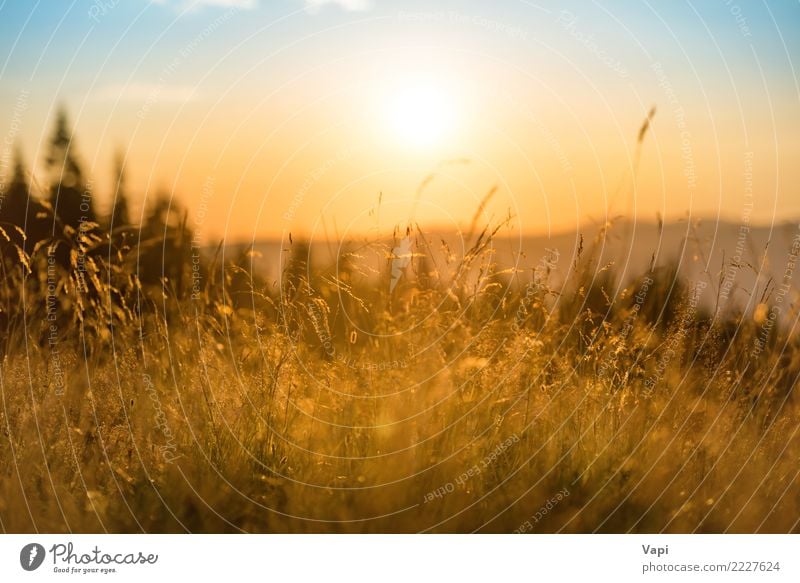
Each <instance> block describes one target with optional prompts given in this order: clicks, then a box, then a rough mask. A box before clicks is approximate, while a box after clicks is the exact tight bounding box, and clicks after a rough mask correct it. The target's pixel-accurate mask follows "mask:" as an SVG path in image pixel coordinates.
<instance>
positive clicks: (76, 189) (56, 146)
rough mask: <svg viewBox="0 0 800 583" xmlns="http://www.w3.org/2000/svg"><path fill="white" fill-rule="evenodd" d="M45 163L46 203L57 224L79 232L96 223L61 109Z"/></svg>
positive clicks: (66, 122) (81, 171)
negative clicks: (48, 191)
mask: <svg viewBox="0 0 800 583" xmlns="http://www.w3.org/2000/svg"><path fill="white" fill-rule="evenodd" d="M45 162H46V168H47V171H48V174H49V178H50V201H49V202H50V204H51V206H52V207H53V210H54V212H55V213H56V216H58V218H59V219H60V220H61V222H62V223H63V224H64V225H69V226H70V227H73V228H74V229H80V228H81V224H84V225H86V224H88V223H92V222H96V220H97V215H96V214H95V211H94V204H93V201H92V197H91V194H90V192H89V190H88V189H87V186H86V183H85V181H84V176H83V170H82V169H81V167H80V164H79V163H78V161H77V157H76V156H75V148H74V144H73V137H72V132H71V130H70V129H69V123H68V120H67V113H66V111H65V110H64V109H63V108H61V109H59V111H58V113H57V114H56V122H55V128H54V130H53V137H52V138H51V139H50V150H49V152H48V155H47V159H46V160H45ZM56 229H57V227H56Z"/></svg>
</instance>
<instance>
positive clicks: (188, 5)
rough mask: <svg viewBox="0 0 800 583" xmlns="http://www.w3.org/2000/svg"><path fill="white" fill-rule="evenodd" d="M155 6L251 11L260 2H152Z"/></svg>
mask: <svg viewBox="0 0 800 583" xmlns="http://www.w3.org/2000/svg"><path fill="white" fill-rule="evenodd" d="M152 2H153V3H155V4H162V5H165V6H166V5H169V6H172V7H173V8H175V9H176V10H181V11H183V10H195V9H198V8H203V7H205V6H211V7H218V8H238V9H242V10H250V9H252V8H255V7H256V6H258V0H152Z"/></svg>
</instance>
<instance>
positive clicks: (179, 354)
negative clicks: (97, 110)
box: [0, 229, 800, 532]
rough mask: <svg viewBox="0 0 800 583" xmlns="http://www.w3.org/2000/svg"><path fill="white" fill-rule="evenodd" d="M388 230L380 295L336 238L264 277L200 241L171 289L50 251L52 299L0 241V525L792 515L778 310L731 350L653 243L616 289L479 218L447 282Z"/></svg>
mask: <svg viewBox="0 0 800 583" xmlns="http://www.w3.org/2000/svg"><path fill="white" fill-rule="evenodd" d="M414 237H415V241H416V245H415V250H416V252H417V256H416V257H415V259H414V261H413V269H412V271H411V272H409V273H408V274H407V277H406V278H405V280H404V281H403V282H402V283H401V285H400V286H398V289H397V290H396V294H393V295H391V296H390V295H389V293H388V267H387V269H386V270H384V271H383V272H382V273H381V274H379V277H380V278H382V279H380V280H379V281H378V282H377V283H376V282H375V281H374V280H373V281H372V283H369V280H367V279H365V278H364V277H361V275H362V274H359V273H358V271H359V270H358V267H357V266H358V257H360V256H363V254H364V253H365V251H364V250H358V249H356V250H353V251H351V252H350V253H349V254H345V255H347V256H346V257H343V263H342V265H344V266H345V267H344V268H342V269H340V270H338V271H336V270H334V272H333V273H330V272H327V273H323V272H321V271H320V272H311V273H309V272H310V271H313V270H309V269H307V263H305V262H304V251H303V247H302V245H301V244H299V243H297V242H295V243H294V253H293V259H292V261H291V262H290V263H289V265H288V266H287V269H286V271H285V272H284V277H283V279H282V282H281V283H280V284H278V285H274V284H270V283H269V282H262V281H259V280H258V279H257V278H253V277H251V276H250V274H249V273H248V272H247V269H246V266H247V262H246V260H245V261H243V262H240V264H239V267H236V266H234V265H227V266H225V267H224V268H223V267H221V266H220V265H219V263H212V262H209V264H208V266H207V267H206V268H204V269H207V271H205V272H204V275H203V290H202V294H201V297H199V298H195V299H194V300H192V299H191V298H190V295H189V292H188V291H185V289H184V290H177V291H176V288H175V283H174V280H173V281H165V282H162V283H163V286H146V285H141V284H140V282H139V281H138V280H137V278H136V277H135V275H134V273H135V272H134V271H133V270H132V268H131V267H130V266H132V265H134V264H135V262H134V260H133V258H135V257H136V255H137V247H136V246H133V247H132V248H131V249H125V251H124V253H122V252H120V254H119V255H118V256H115V255H114V254H112V255H111V257H112V259H111V260H110V261H109V260H108V257H106V258H103V256H102V254H100V255H97V254H95V255H93V256H92V257H93V259H92V262H91V264H90V265H89V266H88V267H85V266H84V269H87V270H88V272H87V274H86V276H87V281H89V284H88V285H87V287H86V288H85V289H81V288H80V286H78V285H77V284H76V281H77V276H76V273H77V271H76V269H77V267H76V264H75V263H74V261H73V264H72V265H70V266H69V267H67V268H63V267H61V268H59V269H58V273H57V275H55V274H54V272H52V271H51V274H50V277H51V280H53V281H55V285H56V286H57V291H56V295H57V298H58V306H57V312H56V313H57V316H54V318H55V320H48V315H49V314H50V312H48V311H47V284H48V280H47V277H48V276H47V248H46V247H40V248H39V249H37V250H36V251H35V252H34V253H33V254H32V256H31V257H30V258H27V259H26V261H27V262H28V263H29V264H30V269H28V268H27V267H23V266H22V265H20V264H19V263H18V262H13V261H10V260H9V261H7V262H6V272H5V273H6V275H5V278H4V286H3V288H2V299H3V306H4V308H3V310H4V311H3V315H4V322H5V326H6V328H7V330H8V334H7V336H6V340H5V345H4V351H5V352H4V358H3V361H2V368H0V383H1V384H0V389H1V390H0V396H1V397H2V406H0V427H2V432H3V439H2V440H0V460H2V464H0V468H2V473H0V527H1V528H2V530H3V531H6V532H31V531H39V532H64V531H71V532H97V531H109V532H139V531H146V532H182V531H193V532H220V531H222V532H229V531H230V532H236V531H248V532H287V531H288V532H387V531H390V532H396V531H401V532H415V531H433V532H465V531H487V532H510V531H514V530H517V529H520V528H522V530H525V531H532V532H593V531H600V532H628V531H633V532H657V531H668V532H691V531H699V532H723V531H724V532H789V531H794V532H797V531H798V518H800V479H799V478H798V457H797V452H798V451H799V450H798V445H800V443H799V441H800V437H799V436H798V427H799V426H800V425H799V423H798V422H799V421H800V417H799V416H798V409H797V405H796V403H795V400H794V399H793V394H792V391H793V389H794V388H795V387H796V381H797V378H798V373H799V372H800V349H799V346H798V337H797V335H796V334H793V333H792V330H791V327H790V325H791V324H792V323H793V321H794V320H789V321H786V319H784V320H782V321H781V322H779V323H778V324H776V325H775V326H774V327H773V328H772V329H771V330H770V331H769V334H768V339H767V342H768V346H767V347H766V349H764V350H763V351H761V352H760V353H754V352H753V348H754V346H755V343H756V341H757V339H758V338H759V337H760V336H759V335H761V334H762V333H763V324H759V323H758V322H754V321H753V320H752V318H750V317H749V316H748V317H746V318H743V319H741V320H739V319H735V318H734V317H733V316H732V315H726V314H717V315H716V317H712V315H710V314H707V313H705V312H704V309H703V308H702V307H693V305H692V297H693V296H692V294H694V293H695V292H696V289H695V287H693V286H692V285H691V284H689V283H684V284H682V285H678V284H676V282H675V279H674V271H673V270H670V269H669V268H668V267H658V266H656V267H655V269H654V270H653V271H652V272H651V273H649V274H646V275H647V277H648V278H649V280H651V281H652V283H650V284H649V285H648V290H647V293H646V294H645V295H646V297H645V299H644V300H643V301H642V302H641V305H640V308H636V307H635V306H636V299H635V297H636V294H637V293H640V292H641V290H642V279H639V280H636V281H633V282H630V283H629V284H628V285H627V286H617V285H616V280H617V278H616V276H615V274H614V272H613V268H606V269H603V268H602V266H598V265H596V264H595V263H594V262H593V261H592V257H591V253H589V252H587V253H585V254H584V255H583V257H581V258H579V259H578V260H577V261H576V262H575V264H574V265H567V264H566V263H567V261H568V260H567V259H565V258H564V259H562V260H561V265H560V266H559V269H560V270H561V272H562V275H563V276H564V277H565V278H566V284H565V285H564V286H563V288H562V286H559V289H558V290H551V289H549V282H550V281H551V280H550V275H549V272H548V270H545V272H542V271H537V272H535V273H536V275H535V283H532V282H534V271H533V269H532V268H533V267H535V266H536V264H537V263H536V261H537V260H538V258H537V259H536V260H531V265H529V266H527V267H528V269H527V270H526V271H523V272H505V273H504V272H502V271H501V270H500V268H499V267H498V266H494V265H493V264H492V256H491V250H490V245H488V243H489V242H490V241H491V237H492V232H491V230H485V231H484V232H483V233H482V234H481V235H480V236H479V237H477V239H476V241H470V243H471V244H472V245H473V246H472V248H471V251H469V252H468V253H466V254H465V255H464V256H463V257H454V256H451V259H452V261H453V266H452V267H453V268H452V269H451V273H454V274H455V275H454V277H453V278H451V279H448V280H445V279H444V278H443V277H441V269H438V268H437V267H436V266H434V265H432V264H431V262H430V255H429V254H428V253H426V251H425V250H426V248H427V247H428V246H430V245H433V244H434V243H433V242H431V241H428V240H426V238H425V237H424V236H423V235H422V233H421V232H420V231H419V230H418V229H416V230H415V231H414ZM473 239H475V237H473ZM71 244H72V245H73V247H72V248H73V249H77V250H79V251H80V252H81V253H83V252H87V253H88V250H89V249H90V248H91V247H92V245H97V244H98V242H97V241H93V242H92V241H88V240H87V241H81V240H79V239H78V238H76V239H74V240H72V243H71ZM587 247H588V245H587ZM372 249H373V250H374V249H379V250H380V251H381V252H384V251H385V250H386V249H391V245H388V246H386V247H384V246H381V245H380V244H379V243H377V242H375V243H374V244H373V247H372ZM81 250H82V251H81ZM242 266H245V269H244V270H243V269H242ZM183 270H184V277H185V278H186V279H185V280H184V282H183V283H182V284H181V286H182V287H183V288H186V287H187V285H186V283H185V282H186V281H188V279H189V278H190V277H191V272H190V270H191V264H190V262H189V261H184V263H183ZM476 274H477V275H476ZM51 283H52V282H51ZM384 284H386V285H384ZM23 292H24V293H23ZM706 293H709V294H711V293H713V290H712V289H711V286H710V287H709V289H708V290H707V291H706ZM767 303H768V300H767ZM792 317H793V318H794V316H792ZM53 322H55V325H56V329H57V342H56V343H55V344H53V345H51V344H50V343H49V341H48V338H49V336H48V334H49V330H50V328H49V326H50V324H51V323H53ZM59 371H60V372H61V373H63V379H64V382H63V385H62V383H61V382H60V381H59V380H58V378H57V374H56V373H58V372H59ZM435 492H438V493H439V494H441V495H436V494H432V493H435ZM558 492H567V493H568V495H565V496H564V497H563V498H562V499H559V500H557V502H555V503H554V504H548V501H549V500H551V499H553V498H554V496H555V495H556V494H557V493H558ZM545 506H550V507H549V508H547V509H546V510H544V511H543V509H544V508H545ZM525 525H527V526H525Z"/></svg>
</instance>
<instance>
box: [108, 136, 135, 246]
mask: <svg viewBox="0 0 800 583" xmlns="http://www.w3.org/2000/svg"><path fill="white" fill-rule="evenodd" d="M113 186H114V190H113V192H114V196H113V199H112V203H111V217H110V218H109V228H110V230H111V231H113V230H114V229H117V228H119V227H124V226H127V225H130V224H131V216H130V207H129V205H128V193H127V191H126V189H125V155H124V153H123V152H122V151H121V150H118V151H117V153H116V154H115V155H114V184H113Z"/></svg>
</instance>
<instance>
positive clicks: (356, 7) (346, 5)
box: [305, 0, 372, 14]
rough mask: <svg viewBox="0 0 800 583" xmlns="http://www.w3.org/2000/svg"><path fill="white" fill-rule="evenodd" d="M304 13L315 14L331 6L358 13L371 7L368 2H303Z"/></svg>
mask: <svg viewBox="0 0 800 583" xmlns="http://www.w3.org/2000/svg"><path fill="white" fill-rule="evenodd" d="M305 2H306V12H308V13H310V14H317V13H318V12H319V11H320V9H322V7H323V6H326V5H328V4H331V5H333V6H337V7H339V8H341V9H342V10H347V11H348V12H359V11H361V10H368V9H369V8H371V7H372V3H371V2H370V0H305Z"/></svg>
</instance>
